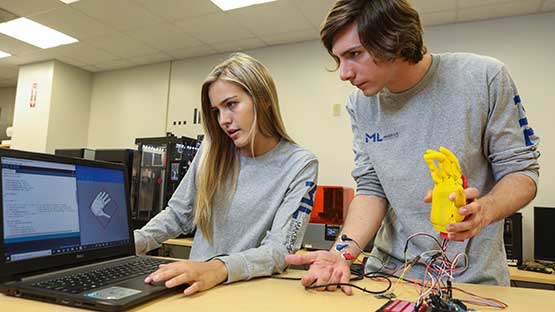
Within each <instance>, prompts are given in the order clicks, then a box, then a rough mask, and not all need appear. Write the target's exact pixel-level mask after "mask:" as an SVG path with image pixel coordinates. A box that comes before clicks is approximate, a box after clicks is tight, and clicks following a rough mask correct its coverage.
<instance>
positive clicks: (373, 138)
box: [364, 132, 399, 144]
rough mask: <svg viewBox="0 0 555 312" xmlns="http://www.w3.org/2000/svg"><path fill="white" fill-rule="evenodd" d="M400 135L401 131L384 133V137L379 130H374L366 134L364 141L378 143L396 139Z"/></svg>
mask: <svg viewBox="0 0 555 312" xmlns="http://www.w3.org/2000/svg"><path fill="white" fill-rule="evenodd" d="M398 137H399V132H394V133H389V134H386V135H384V136H383V137H382V136H381V134H380V133H379V132H374V133H372V134H369V133H368V132H366V133H365V134H364V143H366V144H368V142H373V143H378V142H383V141H384V140H389V139H395V138H398Z"/></svg>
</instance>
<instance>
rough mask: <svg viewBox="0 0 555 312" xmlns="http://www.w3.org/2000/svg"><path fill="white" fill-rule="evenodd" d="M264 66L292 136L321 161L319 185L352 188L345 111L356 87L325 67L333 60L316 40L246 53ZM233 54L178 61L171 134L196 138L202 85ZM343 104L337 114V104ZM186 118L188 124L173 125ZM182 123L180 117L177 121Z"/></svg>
mask: <svg viewBox="0 0 555 312" xmlns="http://www.w3.org/2000/svg"><path fill="white" fill-rule="evenodd" d="M247 53H249V54H250V55H252V56H253V57H255V58H257V59H259V60H260V61H261V62H262V63H264V64H265V65H266V66H267V67H268V69H269V70H270V72H271V73H272V76H273V77H274V80H275V82H276V85H277V89H278V94H279V100H280V106H281V113H282V116H283V119H284V122H285V126H286V128H287V130H288V132H289V134H290V135H291V136H292V137H293V139H294V140H296V141H297V142H298V143H299V144H301V145H302V146H304V147H306V148H308V149H310V150H311V151H312V152H313V153H315V154H316V156H317V157H318V158H319V160H320V173H319V178H318V180H319V183H320V184H328V185H329V184H333V185H353V182H352V179H351V177H350V169H349V168H350V166H351V159H352V152H351V138H352V135H351V130H350V124H349V118H348V116H347V114H346V112H345V110H344V109H343V105H344V103H345V99H346V96H347V95H348V93H349V92H350V90H352V89H351V87H350V85H348V84H347V83H342V82H340V81H339V80H338V79H337V73H331V72H329V71H327V70H326V68H331V67H332V66H333V61H332V60H331V58H330V57H329V56H328V54H327V52H326V51H325V50H323V49H322V48H321V46H320V43H319V42H317V41H310V42H303V43H297V44H290V45H286V46H279V47H271V48H265V49H255V50H250V51H247ZM227 56H228V54H223V55H215V56H208V57H201V58H195V59H191V60H183V61H178V62H175V63H174V64H173V69H172V82H171V90H172V91H171V93H170V95H171V96H170V109H169V116H170V118H169V123H168V131H172V132H174V133H176V134H177V135H186V136H192V137H196V135H197V134H199V133H201V131H202V127H201V126H200V125H193V124H192V121H193V118H192V116H193V108H194V107H196V108H200V86H201V84H202V82H203V81H204V79H205V78H206V76H207V75H208V73H209V72H210V70H211V69H212V68H213V67H214V66H215V65H217V64H218V63H220V62H221V61H222V60H224V59H225V58H226V57H227ZM333 104H340V105H341V106H342V109H341V115H340V116H332V105H333ZM173 116H182V118H181V119H186V120H187V125H186V126H183V125H182V126H179V125H177V126H174V125H173V120H174V118H173ZM177 119H179V118H177Z"/></svg>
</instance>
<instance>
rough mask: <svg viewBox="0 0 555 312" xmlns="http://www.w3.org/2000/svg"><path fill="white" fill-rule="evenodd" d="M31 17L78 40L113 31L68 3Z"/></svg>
mask: <svg viewBox="0 0 555 312" xmlns="http://www.w3.org/2000/svg"><path fill="white" fill-rule="evenodd" d="M31 19H32V20H33V21H35V22H38V23H41V24H43V25H46V26H48V27H51V28H54V29H56V30H58V31H61V32H63V33H65V34H67V35H70V36H72V37H75V38H77V39H79V40H83V39H86V38H89V37H91V36H98V35H101V34H107V33H112V32H114V30H113V29H112V28H110V27H108V26H106V25H104V24H102V23H100V22H99V21H97V20H95V19H93V18H91V17H89V16H87V15H85V14H83V13H81V12H80V11H78V10H76V9H74V8H72V7H71V6H69V5H67V6H63V7H61V8H58V9H55V10H51V11H48V12H45V13H41V14H37V15H34V16H33V17H32V18H31Z"/></svg>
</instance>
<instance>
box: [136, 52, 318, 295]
mask: <svg viewBox="0 0 555 312" xmlns="http://www.w3.org/2000/svg"><path fill="white" fill-rule="evenodd" d="M201 102H202V115H203V120H204V130H205V139H204V142H203V144H202V146H201V149H200V152H199V153H198V154H197V157H196V158H195V160H194V161H193V164H192V166H191V169H189V171H188V172H187V174H186V175H185V178H184V179H183V181H182V182H181V184H180V185H179V187H178V189H177V190H176V192H175V194H174V195H173V197H172V199H171V200H170V201H169V203H168V207H167V208H166V209H165V210H164V211H162V212H161V213H159V214H158V215H157V216H156V217H155V218H153V219H152V220H151V221H150V222H149V223H148V224H147V225H145V226H144V227H143V228H142V229H141V230H137V231H135V245H136V248H137V252H138V253H144V252H147V251H148V250H151V249H153V248H156V247H159V246H160V244H161V243H162V242H163V241H165V240H167V239H169V238H173V237H176V236H177V235H179V234H180V233H188V232H191V231H192V230H193V229H194V228H195V227H196V229H197V231H196V233H195V237H194V240H193V247H192V250H191V255H190V260H185V261H180V262H175V263H171V264H167V265H163V266H161V267H160V269H159V270H157V271H155V272H154V273H152V274H151V275H150V276H149V277H147V279H146V280H145V282H147V283H151V282H165V285H166V287H175V286H177V285H181V284H184V283H187V284H189V285H190V286H189V287H188V288H186V289H185V291H184V294H185V295H190V294H193V293H195V292H198V291H203V290H207V289H210V288H212V287H214V286H216V285H218V284H220V283H223V282H225V283H231V282H235V281H238V280H247V279H251V278H253V277H257V276H268V275H271V274H272V273H276V272H281V271H283V270H284V268H285V267H286V263H285V260H284V258H285V256H286V255H287V254H290V253H293V252H295V251H296V250H297V249H298V248H299V247H300V244H301V241H302V237H303V235H304V232H305V230H306V225H307V223H308V220H309V217H310V212H311V210H312V203H313V198H314V192H315V189H316V177H317V171H318V161H317V160H316V157H315V156H314V155H313V154H312V153H310V152H309V151H307V150H305V149H303V148H301V147H299V146H298V145H296V144H295V143H294V142H293V140H292V139H291V138H290V137H289V136H288V135H287V132H286V131H285V127H284V125H283V121H282V119H281V115H280V111H279V105H278V97H277V92H276V88H275V85H274V82H273V79H272V77H271V76H270V73H269V72H268V70H267V69H266V67H265V66H264V65H262V64H261V63H260V62H258V61H257V60H255V59H254V58H252V57H250V56H248V55H246V54H242V53H237V54H233V55H232V56H231V57H230V58H229V59H227V60H226V61H224V62H223V63H221V64H220V65H218V66H216V67H215V68H214V69H213V70H212V72H211V73H210V74H209V75H208V78H207V79H206V80H205V82H204V84H203V85H202V91H201Z"/></svg>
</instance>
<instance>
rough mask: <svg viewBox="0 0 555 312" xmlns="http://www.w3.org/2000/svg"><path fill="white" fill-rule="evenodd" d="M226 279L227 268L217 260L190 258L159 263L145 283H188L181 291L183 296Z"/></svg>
mask: <svg viewBox="0 0 555 312" xmlns="http://www.w3.org/2000/svg"><path fill="white" fill-rule="evenodd" d="M226 279H227V268H226V266H225V264H224V263H223V262H222V261H220V260H218V259H214V260H210V261H208V262H196V261H190V260H184V261H178V262H172V263H168V264H161V265H160V268H159V269H158V270H157V271H155V272H153V273H152V274H150V275H149V276H148V277H147V278H146V279H145V283H157V282H166V283H165V285H166V287H168V288H172V287H175V286H178V285H181V284H185V283H187V284H189V285H190V286H189V287H187V289H185V290H184V291H183V294H184V295H185V296H189V295H192V294H194V293H196V292H199V291H203V290H207V289H210V288H212V287H214V286H216V285H218V284H220V283H222V282H224V281H225V280H226Z"/></svg>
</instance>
